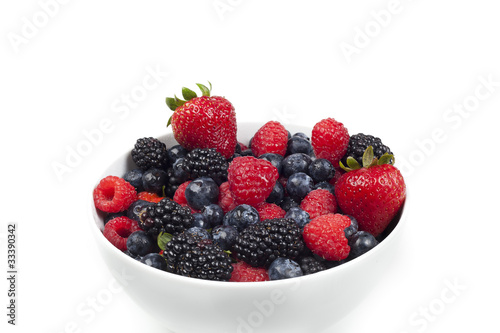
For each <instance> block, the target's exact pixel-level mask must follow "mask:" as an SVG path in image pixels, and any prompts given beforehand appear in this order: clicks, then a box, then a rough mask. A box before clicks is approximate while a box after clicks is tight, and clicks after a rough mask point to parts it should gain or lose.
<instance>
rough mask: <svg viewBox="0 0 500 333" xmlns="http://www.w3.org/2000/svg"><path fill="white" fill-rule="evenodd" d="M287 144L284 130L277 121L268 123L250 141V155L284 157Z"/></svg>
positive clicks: (286, 134)
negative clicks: (276, 155) (270, 154)
mask: <svg viewBox="0 0 500 333" xmlns="http://www.w3.org/2000/svg"><path fill="white" fill-rule="evenodd" d="M287 142H288V132H287V130H286V128H285V127H284V126H283V125H282V124H280V123H279V122H277V121H268V122H267V123H265V124H264V125H263V126H262V127H261V128H259V129H258V130H257V132H255V134H254V136H253V139H252V146H251V149H252V153H253V155H254V156H256V157H260V156H261V155H263V154H267V153H272V154H278V155H281V156H285V153H286V148H287Z"/></svg>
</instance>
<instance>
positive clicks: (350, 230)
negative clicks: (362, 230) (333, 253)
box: [344, 215, 359, 240]
mask: <svg viewBox="0 0 500 333" xmlns="http://www.w3.org/2000/svg"><path fill="white" fill-rule="evenodd" d="M346 216H347V217H348V218H349V219H350V220H351V224H350V225H349V226H348V227H347V228H345V229H344V234H345V238H347V239H348V240H350V239H351V238H352V236H353V235H354V234H355V233H357V232H358V228H359V225H358V221H357V220H356V219H355V218H354V216H351V215H346Z"/></svg>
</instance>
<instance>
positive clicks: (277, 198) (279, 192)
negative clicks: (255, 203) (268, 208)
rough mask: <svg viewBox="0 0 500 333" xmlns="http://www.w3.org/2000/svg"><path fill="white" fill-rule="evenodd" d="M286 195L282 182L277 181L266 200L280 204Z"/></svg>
mask: <svg viewBox="0 0 500 333" xmlns="http://www.w3.org/2000/svg"><path fill="white" fill-rule="evenodd" d="M284 197H285V189H284V188H283V185H281V183H280V182H276V183H275V184H274V187H273V190H272V191H271V194H269V196H268V197H267V199H266V202H269V203H275V204H278V205H279V204H280V202H281V201H282V200H283V198H284Z"/></svg>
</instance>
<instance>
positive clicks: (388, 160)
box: [378, 153, 395, 165]
mask: <svg viewBox="0 0 500 333" xmlns="http://www.w3.org/2000/svg"><path fill="white" fill-rule="evenodd" d="M394 162H395V158H394V155H392V154H389V153H385V154H384V155H382V156H380V158H379V160H378V165H382V164H394Z"/></svg>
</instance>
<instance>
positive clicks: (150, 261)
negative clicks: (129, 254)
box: [140, 253, 167, 271]
mask: <svg viewBox="0 0 500 333" xmlns="http://www.w3.org/2000/svg"><path fill="white" fill-rule="evenodd" d="M140 262H142V263H143V264H146V265H148V266H150V267H153V268H156V269H159V270H162V271H165V270H167V262H166V261H165V258H163V256H162V255H160V254H158V253H148V254H146V255H145V256H144V257H142V258H141V259H140Z"/></svg>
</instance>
